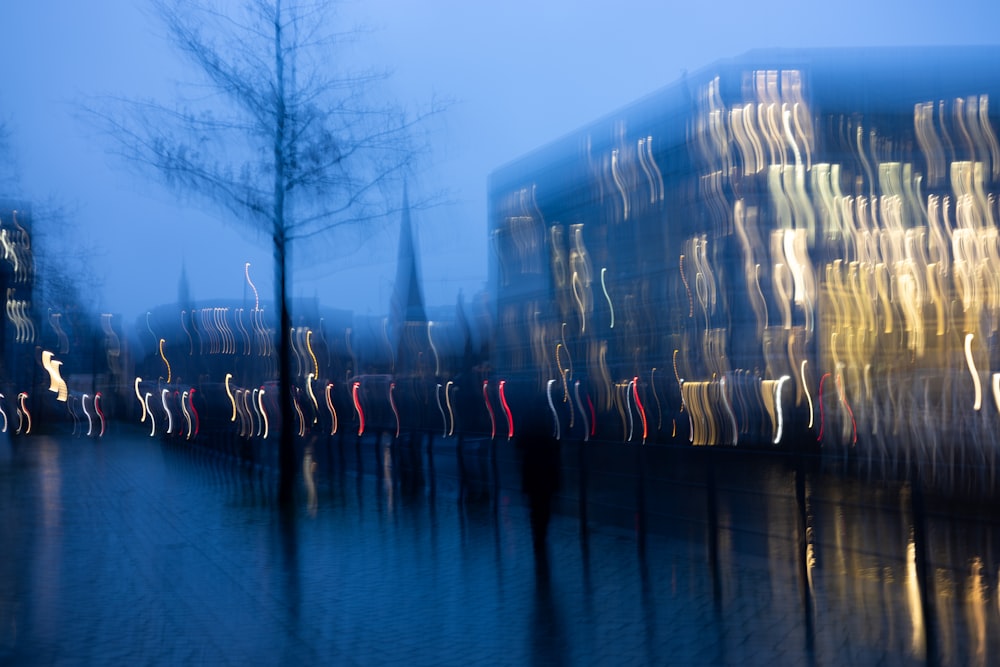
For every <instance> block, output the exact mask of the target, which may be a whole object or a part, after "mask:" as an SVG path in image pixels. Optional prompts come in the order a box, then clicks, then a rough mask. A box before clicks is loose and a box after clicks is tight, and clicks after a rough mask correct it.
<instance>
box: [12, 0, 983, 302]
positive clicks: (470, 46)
mask: <svg viewBox="0 0 1000 667" xmlns="http://www.w3.org/2000/svg"><path fill="white" fill-rule="evenodd" d="M645 4H646V3H643V2H624V3H615V4H614V6H613V7H609V6H607V5H605V4H603V3H589V2H584V3H572V4H571V3H568V2H557V3H546V4H545V5H544V6H540V5H537V4H528V3H520V2H514V3H505V4H504V5H503V7H496V8H492V7H491V8H480V7H473V6H468V5H466V4H464V3H458V2H449V1H448V0H439V1H436V2H433V3H432V4H427V3H423V4H421V5H419V6H417V5H410V4H408V3H401V2H398V0H397V1H393V0H370V1H368V2H364V3H360V2H358V3H345V4H344V5H342V6H339V9H340V13H339V16H340V17H341V18H342V19H343V21H344V24H345V26H347V27H350V26H352V25H354V24H357V23H362V24H365V25H368V26H371V27H372V28H373V30H372V31H371V32H370V33H365V34H363V35H361V36H360V39H359V41H358V42H357V43H356V44H355V45H354V46H353V52H354V53H355V54H356V55H355V57H356V62H354V63H352V66H355V67H358V68H364V67H369V66H372V67H387V68H390V69H392V70H393V76H392V77H391V78H390V79H389V80H388V81H387V83H386V85H385V87H384V93H385V94H386V95H387V96H388V97H390V98H392V99H396V100H398V101H399V102H401V103H402V104H404V105H406V106H408V107H411V108H413V107H416V106H418V105H424V104H427V103H428V102H429V101H430V100H431V99H432V98H433V97H434V96H435V95H437V96H441V97H444V98H448V99H453V100H454V101H455V102H454V104H453V105H452V106H450V108H449V109H448V110H447V111H446V113H445V114H443V115H442V116H440V117H438V118H435V119H433V120H432V121H431V124H430V125H429V126H428V128H427V129H428V130H429V132H430V142H431V144H432V146H431V147H432V151H433V152H432V154H430V155H429V156H427V157H426V159H425V160H424V162H423V164H422V166H421V167H420V168H419V169H418V171H417V173H416V174H415V175H414V177H413V180H412V181H411V185H410V187H411V192H415V193H417V195H418V197H419V196H421V195H428V194H431V193H434V192H438V191H442V190H443V191H446V193H447V197H448V203H445V204H442V205H439V206H436V207H434V208H431V209H426V210H421V211H416V212H414V215H413V223H414V228H415V230H416V232H417V235H418V237H419V245H418V248H419V251H420V255H421V257H420V262H421V267H422V274H423V279H424V293H425V299H426V301H427V303H428V304H429V305H431V306H435V305H445V304H451V303H454V302H455V300H456V298H457V294H458V292H459V291H460V290H461V291H463V292H464V293H465V295H466V297H467V298H468V297H470V296H472V294H474V293H475V292H477V291H479V290H480V289H482V288H483V287H484V286H485V283H486V280H487V275H486V266H487V256H488V253H489V248H488V243H487V238H486V237H487V232H486V230H487V221H486V189H487V178H488V176H489V174H490V172H491V171H492V170H493V169H496V168H497V167H500V166H501V165H503V164H505V163H507V162H510V161H512V160H514V159H516V158H517V157H519V156H520V155H522V154H524V153H527V152H529V151H531V150H533V149H535V148H537V147H539V146H541V145H543V144H546V143H548V142H550V141H553V140H555V139H557V138H558V137H560V136H562V135H564V134H566V133H568V132H570V131H572V130H574V129H576V128H578V127H580V126H582V125H584V124H586V123H588V122H589V121H591V120H593V119H595V118H597V117H601V116H605V115H607V114H609V113H611V112H613V111H614V110H615V109H617V108H619V107H621V106H623V105H626V104H628V103H630V102H632V101H634V100H635V99H638V98H640V97H643V96H644V95H646V94H648V93H650V92H652V91H654V90H657V89H659V88H661V87H663V86H665V85H667V84H670V83H672V82H674V81H676V80H677V79H678V78H680V77H681V76H682V75H683V73H684V72H686V71H689V70H698V69H701V68H703V67H705V66H708V65H710V64H711V63H712V62H714V61H716V60H721V59H726V58H729V57H732V56H736V55H739V54H741V53H743V52H745V51H747V50H751V49H755V48H767V47H813V46H822V47H837V46H843V47H867V46H896V45H966V44H997V43H1000V38H998V37H997V33H996V30H995V26H996V25H1000V22H998V20H997V19H1000V7H997V6H995V5H992V4H990V3H987V2H985V1H981V2H974V3H970V4H967V5H964V6H963V10H964V11H963V12H962V14H958V13H957V10H955V9H953V6H950V5H945V4H941V3H932V2H918V3H906V4H904V3H881V4H877V5H874V6H872V5H869V4H867V3H861V2H848V3H840V4H839V5H838V6H837V7H836V8H832V7H829V6H823V7H821V8H818V9H813V8H810V7H806V6H803V5H801V4H795V3H790V2H789V3H786V2H782V3H779V4H778V5H774V4H772V5H769V6H768V8H767V11H766V12H765V11H763V9H762V8H761V7H757V6H754V5H749V4H737V3H730V4H728V5H726V6H723V7H721V8H720V7H719V6H711V7H709V6H707V5H706V6H702V7H688V6H685V7H676V8H674V7H666V6H664V7H656V8H650V7H645V6H644V5H645ZM0 20H2V21H3V24H4V25H5V26H7V28H8V30H7V34H8V40H7V46H8V52H9V53H10V54H13V55H12V56H11V62H12V63H13V64H12V65H10V66H8V67H7V68H4V69H3V70H2V71H0V85H2V86H3V90H4V93H5V95H4V104H3V108H2V115H0V120H3V121H4V122H5V123H6V124H7V126H8V129H9V131H10V134H11V144H12V153H13V155H12V156H11V157H10V159H12V160H13V162H14V164H16V165H17V169H18V177H19V187H18V188H17V189H16V192H11V193H5V194H10V195H12V196H14V197H16V198H17V199H18V200H20V201H25V202H28V203H29V204H33V205H36V206H41V205H43V204H44V203H45V202H46V201H47V200H49V199H50V198H51V199H53V200H54V201H56V202H59V203H61V204H63V205H64V206H65V207H66V208H67V209H68V211H69V212H68V215H67V217H66V220H65V223H64V224H66V225H67V226H66V228H65V238H64V240H63V243H62V244H61V248H62V249H63V250H64V251H72V249H73V248H87V249H88V250H89V249H94V250H96V251H97V252H96V255H95V256H94V257H93V258H92V270H93V271H94V273H95V275H96V278H97V281H96V282H97V283H98V284H101V283H103V285H102V286H101V287H99V288H98V289H100V290H101V293H100V296H98V297H97V298H96V299H95V301H96V302H97V307H98V309H99V310H101V311H105V312H114V313H120V314H122V315H123V316H124V317H125V318H126V320H127V321H131V320H132V318H134V317H135V316H136V315H138V314H140V313H141V312H145V311H146V310H147V309H149V308H152V307H155V306H157V305H159V304H162V303H168V302H172V301H174V300H175V299H176V297H177V289H178V281H179V279H180V275H181V270H182V267H183V268H184V269H185V271H186V273H187V276H188V279H189V281H190V289H191V295H192V297H193V298H194V299H196V300H198V301H201V300H207V299H213V298H226V299H230V298H239V297H240V296H241V295H242V294H243V292H244V285H245V278H244V273H243V268H244V265H245V263H246V262H250V263H251V266H252V272H253V276H254V281H255V282H256V284H257V286H258V288H259V289H260V291H261V294H262V297H263V298H264V299H265V300H270V297H271V294H272V293H273V290H272V260H271V245H270V242H269V240H268V239H266V238H255V237H254V236H253V235H252V234H247V232H246V229H245V228H243V227H241V226H239V225H237V224H232V223H231V222H226V221H224V220H223V218H224V217H225V216H222V215H220V214H217V213H216V212H215V211H210V210H207V209H205V208H204V206H202V205H201V203H200V202H199V201H197V200H191V201H190V202H188V201H178V198H177V197H176V195H175V194H173V193H171V192H169V191H168V190H166V189H165V188H164V187H162V186H161V184H160V183H158V182H156V181H153V180H148V179H145V178H144V177H142V176H141V175H132V174H130V173H129V170H128V167H127V165H124V164H123V163H122V162H121V161H120V160H118V159H117V158H116V157H115V156H113V155H109V154H107V153H106V150H107V149H108V148H109V146H108V145H107V141H106V140H105V139H104V138H102V137H101V136H100V135H99V134H98V133H97V132H95V131H94V130H93V128H90V127H88V126H86V124H84V123H82V122H80V121H79V120H78V115H79V105H80V104H81V103H83V102H85V101H86V100H87V99H88V98H93V97H94V96H98V95H121V96H124V97H151V98H155V99H157V100H159V101H162V102H169V101H170V99H171V96H172V95H174V94H175V92H176V86H175V83H174V82H176V81H180V82H185V81H190V80H191V79H192V78H193V77H192V76H191V74H190V70H189V69H188V68H187V67H186V65H185V64H184V63H183V61H182V59H181V57H180V55H179V54H177V53H176V52H175V51H174V50H173V49H172V47H171V45H170V44H169V43H168V42H167V41H166V39H165V37H163V35H164V33H165V30H164V29H163V28H162V27H161V26H160V25H159V24H158V20H157V18H156V17H155V15H154V14H153V12H152V11H151V10H149V9H147V7H146V6H145V5H144V4H141V3H133V2H126V1H124V0H119V1H116V2H108V3H101V4H100V5H97V6H91V7H84V6H80V5H77V4H75V3H70V2H67V1H66V0H47V1H43V2H36V3H30V4H29V3H24V4H17V5H13V4H11V5H6V6H5V7H3V8H0ZM38 224H43V223H42V222H41V221H40V222H39V223H38ZM398 224H399V221H398V219H394V220H390V221H389V224H388V225H386V226H385V227H384V228H381V229H379V230H377V231H376V232H375V233H374V235H373V238H372V239H371V240H370V241H369V242H368V243H367V244H365V245H364V246H362V247H361V248H360V249H358V250H356V251H353V252H349V253H345V252H343V251H339V252H338V251H337V249H336V248H337V246H336V244H334V243H331V244H330V249H329V252H328V253H326V252H325V253H323V254H325V255H327V259H326V261H318V260H314V259H313V258H312V257H309V258H308V259H309V261H308V262H304V261H303V262H299V263H298V264H296V266H295V269H296V270H295V275H294V279H293V285H292V287H293V295H294V296H295V297H297V298H298V297H313V296H315V297H318V298H319V300H320V301H321V302H322V303H323V304H324V305H326V306H329V307H336V308H346V309H351V310H354V311H356V312H358V313H360V314H366V313H371V314H382V313H385V312H387V310H388V304H389V298H390V294H391V292H392V281H393V279H394V277H395V272H396V266H395V262H396V246H397V242H398V230H399V227H398ZM47 231H49V233H50V234H51V232H52V230H47ZM293 261H295V257H293ZM307 264H308V265H307Z"/></svg>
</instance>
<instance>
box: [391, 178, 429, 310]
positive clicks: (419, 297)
mask: <svg viewBox="0 0 1000 667" xmlns="http://www.w3.org/2000/svg"><path fill="white" fill-rule="evenodd" d="M402 209H403V214H402V219H401V220H400V225H399V257H398V259H397V261H396V283H395V286H394V287H393V292H392V302H391V303H390V304H389V309H390V313H391V314H392V319H393V322H394V323H395V324H396V325H397V326H401V325H402V324H403V323H406V322H426V321H427V313H426V310H425V309H424V295H423V287H422V284H421V279H420V262H419V256H418V254H417V244H416V240H415V239H414V237H413V227H412V224H411V222H410V199H409V194H408V192H407V187H406V182H405V181H404V182H403V206H402Z"/></svg>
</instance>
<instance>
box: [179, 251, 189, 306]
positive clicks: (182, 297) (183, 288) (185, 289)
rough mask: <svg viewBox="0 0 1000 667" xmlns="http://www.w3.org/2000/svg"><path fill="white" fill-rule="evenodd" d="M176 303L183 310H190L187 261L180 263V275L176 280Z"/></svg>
mask: <svg viewBox="0 0 1000 667" xmlns="http://www.w3.org/2000/svg"><path fill="white" fill-rule="evenodd" d="M177 305H178V306H180V307H181V308H183V309H184V310H188V311H190V310H191V307H192V303H191V283H190V281H189V280H188V275H187V262H182V263H181V277H180V280H178V281H177Z"/></svg>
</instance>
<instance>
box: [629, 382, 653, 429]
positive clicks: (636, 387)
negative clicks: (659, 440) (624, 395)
mask: <svg viewBox="0 0 1000 667" xmlns="http://www.w3.org/2000/svg"><path fill="white" fill-rule="evenodd" d="M632 395H633V396H635V404H636V405H637V406H639V416H640V417H642V444H646V436H648V435H649V429H648V428H647V425H646V410H645V408H643V407H642V401H640V400H639V376H638V375H636V376H635V378H633V379H632Z"/></svg>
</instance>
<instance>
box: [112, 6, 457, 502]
mask: <svg viewBox="0 0 1000 667" xmlns="http://www.w3.org/2000/svg"><path fill="white" fill-rule="evenodd" d="M152 1H153V6H154V7H155V9H156V13H157V14H158V15H159V17H161V18H162V20H163V23H164V25H165V27H166V30H167V34H168V36H169V39H170V40H171V42H172V43H173V44H174V45H175V46H176V47H177V48H178V49H179V50H180V51H181V52H182V53H183V54H184V55H185V56H186V57H187V59H188V60H189V61H190V62H191V63H192V64H193V65H194V66H195V69H196V70H197V71H198V73H199V76H200V77H201V80H200V81H198V82H196V83H195V85H194V87H193V88H192V90H193V91H194V92H195V93H196V95H197V96H196V97H192V98H190V99H187V100H184V101H180V102H178V103H176V104H165V103H162V102H159V101H147V100H135V99H115V100H112V105H111V111H100V110H98V111H95V112H94V113H95V114H96V116H97V117H98V118H99V120H100V123H101V124H102V125H103V126H104V128H105V129H107V130H109V133H110V134H111V136H112V137H113V139H114V143H115V146H116V149H117V151H118V152H120V153H121V155H123V156H124V157H125V158H127V159H128V160H130V161H133V162H135V163H138V164H140V165H144V166H147V167H150V168H152V171H153V172H154V173H155V174H156V175H157V176H158V177H160V178H162V179H163V180H164V181H165V182H166V183H167V184H168V185H169V186H171V187H173V188H175V189H176V190H178V191H180V192H184V193H192V194H194V195H196V196H198V197H200V198H203V199H204V200H206V201H208V202H210V203H212V204H214V205H216V206H218V207H221V208H222V209H224V210H225V211H228V212H229V213H230V214H232V220H233V221H234V222H236V223H237V224H244V225H248V226H249V227H250V228H251V229H254V230H257V231H258V232H261V233H264V234H266V235H268V236H269V237H270V239H271V241H272V242H273V246H274V266H275V292H276V294H275V301H276V303H277V305H278V307H279V308H280V310H281V312H280V316H279V324H278V327H279V331H278V347H279V350H280V362H279V380H278V382H279V391H280V395H281V397H282V398H281V400H282V406H283V411H284V414H285V416H286V417H287V416H288V415H290V414H292V412H291V408H292V404H291V401H292V398H291V392H292V377H291V375H292V373H291V361H290V354H291V341H290V335H289V332H290V329H291V326H292V324H291V318H290V313H289V303H288V295H289V294H290V279H291V263H290V253H291V249H292V245H293V243H294V242H296V241H300V240H303V239H312V238H314V237H316V236H317V235H320V234H325V233H329V232H331V231H335V230H339V231H340V232H349V231H352V230H354V231H356V230H357V229H358V228H359V226H362V225H364V224H366V223H370V222H371V221H373V220H377V219H379V218H380V217H382V216H385V215H387V213H388V211H389V208H388V207H387V206H386V202H387V201H388V199H387V195H388V194H389V193H390V192H392V191H393V190H395V189H396V188H397V186H398V183H399V181H400V180H401V179H402V178H403V176H404V175H405V173H406V172H407V170H408V169H409V168H410V167H411V165H412V163H413V161H414V159H415V156H416V155H417V154H418V152H419V151H418V150H417V146H416V144H415V139H414V138H415V131H416V130H417V129H419V127H421V123H422V121H423V120H424V119H425V118H426V117H427V116H428V115H430V114H434V113H436V112H438V111H439V110H440V106H438V105H435V104H433V103H432V104H431V105H430V106H429V107H428V108H427V109H425V110H422V111H420V112H417V113H415V114H408V113H406V112H405V111H404V110H402V109H401V108H399V107H398V106H397V105H394V104H391V103H386V102H385V101H384V100H380V99H379V98H378V97H377V93H378V92H379V91H378V87H377V86H376V84H378V83H379V82H381V81H382V80H383V79H384V78H385V76H386V75H385V73H384V72H381V71H354V70H347V69H345V68H344V67H343V65H342V61H338V60H335V59H334V58H335V56H337V55H339V54H341V53H342V52H343V50H344V48H345V47H346V46H349V45H352V44H353V43H354V42H355V41H356V37H357V36H358V34H359V32H358V31H357V30H356V29H351V30H348V31H345V32H337V31H336V30H334V29H333V28H332V25H333V18H334V17H333V9H334V7H333V5H332V3H331V2H330V1H329V0H246V1H245V2H243V3H241V4H240V5H239V6H238V8H236V9H234V8H233V5H232V4H230V3H226V2H221V1H219V0H200V1H199V2H190V1H187V0H152ZM292 422H293V420H292V419H290V418H285V419H283V420H282V423H283V425H284V426H283V428H282V430H281V435H280V438H281V442H280V445H279V451H280V454H279V468H280V484H279V493H278V495H279V502H280V503H281V504H282V505H287V504H288V503H290V501H291V498H292V490H293V484H294V479H295V469H296V465H295V460H294V458H295V457H294V434H293V431H292Z"/></svg>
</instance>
